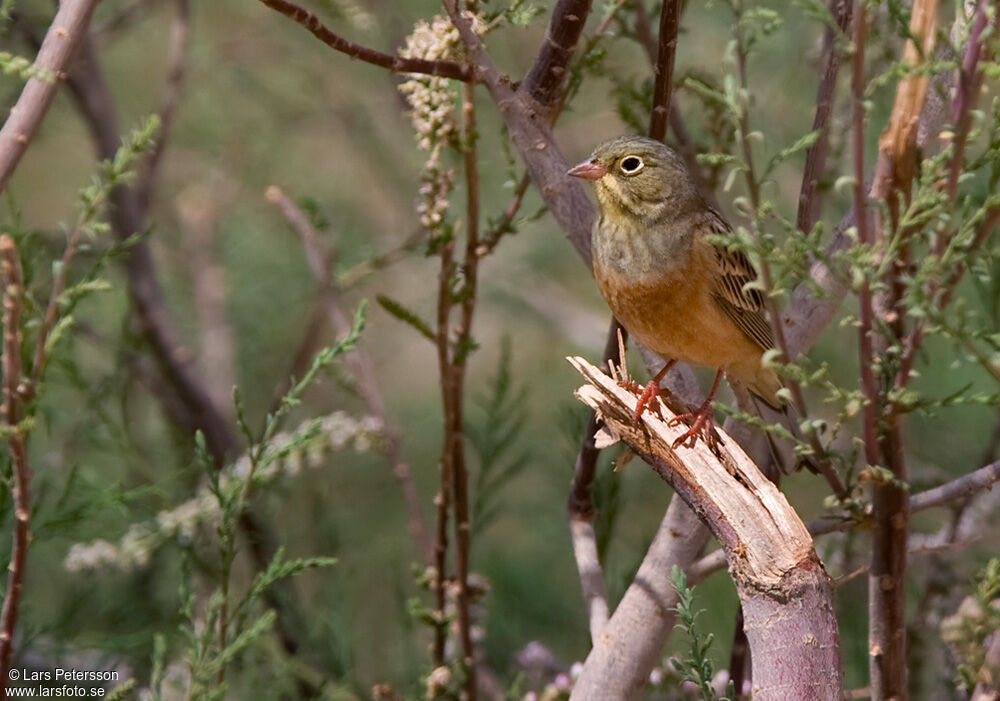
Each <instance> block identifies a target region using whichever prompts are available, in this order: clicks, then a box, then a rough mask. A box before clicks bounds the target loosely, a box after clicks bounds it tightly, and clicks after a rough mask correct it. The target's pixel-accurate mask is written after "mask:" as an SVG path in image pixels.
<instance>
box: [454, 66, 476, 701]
mask: <svg viewBox="0 0 1000 701" xmlns="http://www.w3.org/2000/svg"><path fill="white" fill-rule="evenodd" d="M462 122H463V124H462V131H463V136H464V140H465V148H464V153H463V156H464V162H465V163H464V165H465V189H466V193H465V194H466V234H465V257H464V260H463V261H462V271H463V273H464V277H465V290H464V294H463V297H462V309H461V317H460V321H459V327H458V342H457V348H458V349H459V350H457V351H454V352H453V354H452V366H453V369H452V373H453V378H454V387H453V389H452V392H453V397H452V402H453V404H454V411H453V419H454V421H455V425H454V427H453V436H452V440H451V442H450V443H451V448H452V450H453V451H454V458H453V460H452V493H453V498H454V500H455V544H456V557H455V561H456V565H457V571H458V582H457V588H458V596H457V602H456V604H457V609H458V635H459V640H460V641H461V645H462V655H463V658H464V666H465V694H466V698H467V699H469V701H475V699H476V691H477V688H476V657H475V650H474V648H473V645H472V621H471V620H470V617H469V614H470V601H469V546H470V543H469V535H470V532H471V524H470V522H469V473H468V468H467V466H466V463H465V427H464V419H463V416H462V404H463V399H464V396H463V393H464V385H465V368H466V361H465V354H466V353H467V351H465V350H461V349H466V348H469V347H471V343H472V320H473V317H474V315H475V310H476V283H477V281H478V268H479V256H478V255H477V253H476V250H477V249H478V248H479V169H478V168H479V167H478V164H477V161H476V105H475V85H474V84H473V83H466V84H465V85H464V86H463V90H462ZM458 353H461V354H462V357H461V358H459V357H456V355H457V354H458Z"/></svg>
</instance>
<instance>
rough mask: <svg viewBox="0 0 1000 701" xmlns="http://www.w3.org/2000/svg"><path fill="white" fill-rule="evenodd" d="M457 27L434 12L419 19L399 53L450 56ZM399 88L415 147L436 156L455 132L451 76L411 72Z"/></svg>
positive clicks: (456, 48) (457, 41)
mask: <svg viewBox="0 0 1000 701" xmlns="http://www.w3.org/2000/svg"><path fill="white" fill-rule="evenodd" d="M460 46H461V40H460V39H459V36H458V30H457V29H455V27H454V25H452V23H451V21H450V20H448V19H447V18H445V17H441V16H437V17H435V18H434V19H433V20H432V21H431V22H430V23H428V22H426V21H424V20H420V21H419V22H417V24H416V25H415V26H414V27H413V33H411V34H410V36H408V37H406V46H404V47H403V48H402V49H401V50H400V52H399V54H400V56H402V57H403V58H421V59H425V60H427V61H439V60H451V59H452V58H453V57H454V56H456V55H457V54H458V52H459V48H460ZM399 91H400V92H401V93H403V96H404V97H406V101H407V102H408V103H409V105H410V121H411V122H412V123H413V130H414V131H415V132H416V135H417V147H418V148H419V149H421V150H422V151H430V152H431V159H432V160H434V161H437V159H438V158H440V150H441V148H442V146H443V145H444V144H446V143H447V142H448V140H449V139H450V138H452V137H453V136H454V134H455V132H456V129H457V127H456V124H455V100H456V94H455V92H454V89H453V87H452V83H451V80H449V79H448V78H440V77H438V76H433V75H423V74H416V73H411V74H410V75H409V79H408V80H407V81H406V82H404V83H401V84H400V86H399Z"/></svg>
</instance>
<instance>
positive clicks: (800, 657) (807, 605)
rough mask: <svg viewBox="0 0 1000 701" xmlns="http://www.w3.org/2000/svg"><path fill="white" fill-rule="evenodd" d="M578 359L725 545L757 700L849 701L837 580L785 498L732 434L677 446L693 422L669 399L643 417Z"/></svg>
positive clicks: (611, 409) (587, 389) (626, 431)
mask: <svg viewBox="0 0 1000 701" xmlns="http://www.w3.org/2000/svg"><path fill="white" fill-rule="evenodd" d="M570 363H571V364H572V365H573V366H574V367H575V368H576V369H577V370H578V371H579V372H580V373H581V374H582V375H583V376H584V377H585V378H586V380H587V382H588V384H585V385H583V386H582V387H581V388H580V389H579V390H577V397H579V398H580V400H581V401H583V402H584V403H585V404H587V405H588V406H590V407H591V408H592V409H594V410H595V411H596V412H597V413H598V414H599V415H600V416H601V418H602V419H603V421H604V422H605V425H606V427H607V430H608V431H609V432H610V433H611V434H612V435H614V436H616V437H618V438H620V439H621V440H623V441H625V442H626V443H627V444H628V445H629V446H630V447H631V448H632V450H634V451H635V452H636V453H637V454H638V455H640V456H641V457H642V458H643V459H644V460H646V462H647V463H649V464H650V466H651V467H653V469H654V470H655V471H656V472H657V474H659V475H660V476H661V477H662V478H663V479H664V480H666V481H667V482H668V483H670V485H671V486H672V487H673V488H674V489H675V491H676V492H677V493H678V494H679V495H680V496H681V497H682V498H683V499H684V501H685V502H686V503H687V504H688V506H689V507H690V508H692V509H693V510H694V511H695V512H696V513H697V514H698V515H699V516H700V517H701V519H702V521H703V522H704V523H705V524H706V525H707V526H708V528H709V530H711V532H712V534H713V535H714V536H715V537H716V538H717V539H718V540H719V542H720V544H721V545H722V547H723V549H724V550H725V552H726V555H727V559H728V561H729V571H730V574H731V575H732V577H733V580H734V582H735V583H736V587H737V591H738V593H739V595H740V600H741V602H742V604H743V609H744V615H745V617H746V633H747V638H748V640H749V643H750V648H751V651H754V650H756V651H757V654H752V659H753V679H754V694H755V698H759V699H779V698H780V699H787V698H812V699H824V698H829V699H837V698H840V695H841V693H842V672H841V666H840V653H839V637H838V632H837V621H836V617H835V615H834V611H833V605H832V602H831V598H830V597H831V589H830V581H829V577H827V575H826V572H825V571H824V570H823V567H822V565H821V564H820V562H819V560H818V559H817V557H816V553H815V551H814V549H813V545H812V538H811V537H810V535H809V532H808V530H807V529H806V527H805V524H803V523H802V521H801V519H799V517H798V515H797V514H796V513H795V511H794V509H792V507H791V506H790V505H789V504H788V501H787V500H786V499H785V497H784V495H783V494H782V493H781V492H780V491H779V490H778V488H777V487H776V486H775V485H774V484H773V483H772V482H771V481H770V480H768V479H767V477H765V476H764V474H763V473H762V472H761V471H760V470H759V469H758V468H757V466H756V465H755V464H754V463H753V461H752V460H750V458H749V457H748V456H747V455H746V453H744V452H743V451H742V449H740V448H739V446H738V445H737V444H736V442H735V441H734V440H733V439H732V438H731V437H730V436H729V435H728V434H726V433H725V432H723V431H720V436H721V439H722V443H723V446H722V448H721V449H720V451H719V453H718V455H717V454H716V453H714V452H713V451H712V450H711V449H710V448H709V447H708V446H707V445H705V443H704V442H702V441H699V442H697V443H696V444H695V446H694V447H692V448H686V447H684V446H680V447H678V448H677V449H673V448H672V447H671V446H672V444H673V442H674V441H675V440H676V439H678V438H679V437H680V436H682V435H683V433H684V430H685V427H683V426H677V427H670V426H669V425H668V423H667V422H668V421H669V420H670V419H671V418H673V414H672V413H671V412H670V410H669V408H667V407H665V406H664V405H663V404H662V402H661V403H660V409H661V411H662V413H663V416H664V419H666V420H663V419H660V418H658V417H656V416H650V415H649V414H645V415H644V416H643V420H642V422H641V424H636V423H635V422H634V421H633V419H632V412H633V411H634V409H635V404H636V397H635V396H634V395H633V394H632V393H630V392H628V391H627V390H625V389H623V388H622V387H620V386H619V385H618V384H617V383H616V382H615V380H613V379H611V378H609V377H608V376H607V375H605V374H604V373H602V372H601V371H600V369H599V368H597V367H595V366H593V365H591V364H590V363H588V362H587V361H586V360H584V359H582V358H571V359H570ZM584 693H585V692H584V691H582V690H580V687H579V686H578V687H577V689H575V690H574V696H573V698H576V699H586V698H591V697H589V696H586V695H584ZM603 698H616V697H614V696H603ZM620 698H627V696H626V695H622V696H621V697H620Z"/></svg>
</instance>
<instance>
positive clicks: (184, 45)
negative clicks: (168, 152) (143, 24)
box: [136, 0, 191, 210]
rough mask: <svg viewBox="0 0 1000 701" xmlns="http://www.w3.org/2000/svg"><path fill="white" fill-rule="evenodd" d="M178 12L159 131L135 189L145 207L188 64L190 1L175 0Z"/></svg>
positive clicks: (147, 203)
mask: <svg viewBox="0 0 1000 701" xmlns="http://www.w3.org/2000/svg"><path fill="white" fill-rule="evenodd" d="M176 2H177V14H176V15H175V16H174V21H173V23H172V24H171V25H170V48H169V49H168V50H167V78H166V82H165V83H164V85H163V91H162V94H161V95H160V109H159V110H158V114H159V116H160V135H159V138H158V139H157V140H156V143H155V144H154V145H153V150H152V151H151V152H150V154H149V156H148V157H147V159H146V162H145V164H144V167H143V169H142V173H141V176H140V178H139V183H138V184H137V185H136V189H137V190H138V193H139V195H138V196H139V201H140V202H141V203H142V207H143V209H145V210H148V209H149V204H150V198H151V197H152V196H153V192H154V191H155V190H156V178H157V175H158V174H159V171H160V165H161V162H162V160H163V152H164V149H165V147H166V144H167V139H168V137H169V132H170V128H171V127H172V126H173V123H174V117H175V115H176V114H177V105H178V103H179V101H180V97H181V90H182V88H183V87H184V73H185V69H186V67H187V66H186V64H187V57H188V49H189V47H190V44H191V38H190V33H191V32H190V26H191V1H190V0H176Z"/></svg>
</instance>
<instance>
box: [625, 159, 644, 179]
mask: <svg viewBox="0 0 1000 701" xmlns="http://www.w3.org/2000/svg"><path fill="white" fill-rule="evenodd" d="M643 165H644V163H643V162H642V159H641V158H639V157H638V156H626V157H625V158H623V159H622V162H621V164H620V165H619V167H620V168H621V169H622V172H623V173H625V175H635V174H636V173H638V172H639V171H640V170H642V166H643Z"/></svg>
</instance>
